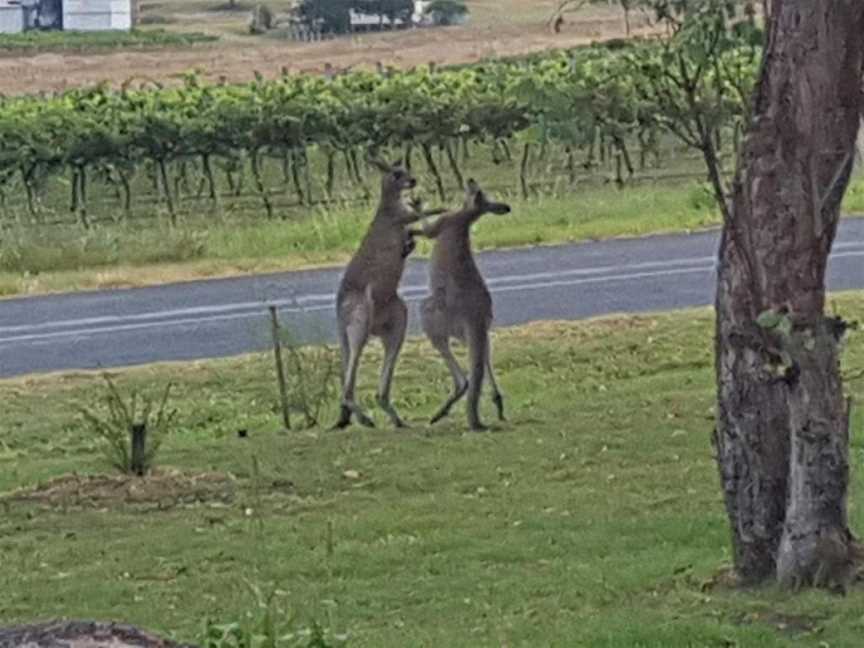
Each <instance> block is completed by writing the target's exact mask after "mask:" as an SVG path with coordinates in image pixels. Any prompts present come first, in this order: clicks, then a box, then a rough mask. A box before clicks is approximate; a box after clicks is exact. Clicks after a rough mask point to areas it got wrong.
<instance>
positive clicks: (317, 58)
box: [0, 0, 645, 94]
mask: <svg viewBox="0 0 864 648" xmlns="http://www.w3.org/2000/svg"><path fill="white" fill-rule="evenodd" d="M224 4H225V3H220V2H219V0H213V1H212V2H210V1H209V0H207V1H206V2H198V1H194V2H186V1H185V0H166V1H165V2H151V3H147V2H145V3H144V4H143V8H142V16H144V19H145V20H148V17H149V20H151V21H154V20H155V24H153V25H152V26H151V27H145V28H143V29H160V30H161V29H164V30H166V31H172V30H173V31H177V32H182V33H188V32H202V33H205V34H210V35H215V36H218V37H219V41H218V42H216V43H206V44H200V45H196V46H195V47H188V46H184V47H172V46H168V45H166V46H164V47H159V48H155V49H154V48H153V47H149V48H145V50H144V51H122V52H116V53H106V52H105V51H104V50H103V49H101V48H100V49H99V52H98V53H93V54H88V53H80V52H74V53H63V52H62V51H61V52H58V51H56V50H55V51H50V49H51V48H48V51H46V52H44V53H42V54H38V55H35V56H34V55H33V54H32V53H30V52H28V54H27V55H26V56H21V55H18V56H15V55H13V56H7V57H2V58H0V92H3V93H6V94H23V93H35V92H41V91H48V90H50V91H57V90H65V89H68V88H74V87H78V86H81V85H93V84H96V83H100V82H102V81H111V82H113V83H115V84H120V83H122V82H124V81H126V80H127V79H128V78H130V77H143V78H147V79H154V80H158V81H167V82H170V81H171V80H172V79H176V78H177V75H179V74H182V73H184V72H187V71H189V70H191V69H196V68H198V69H201V70H202V71H203V73H204V76H205V77H206V78H208V79H211V80H218V79H220V78H222V77H224V78H226V79H228V80H230V81H248V80H250V79H252V77H253V73H254V72H256V71H257V72H260V73H261V74H262V75H264V76H265V77H267V78H272V77H276V76H278V75H279V74H281V71H282V69H283V68H287V69H288V70H291V71H294V72H300V71H302V72H310V73H321V72H323V70H324V64H325V63H327V62H329V63H331V64H332V65H333V66H334V67H336V68H337V69H344V68H349V67H351V68H354V67H358V68H374V67H375V65H376V63H377V62H379V61H380V62H382V63H384V64H386V65H394V66H397V67H411V66H415V65H422V64H426V63H429V62H430V61H436V62H437V63H439V64H449V63H466V62H471V61H478V60H481V59H485V58H494V57H497V56H505V55H515V54H525V53H529V52H538V51H544V50H547V49H550V48H554V47H570V46H575V45H582V44H586V43H589V42H591V41H592V40H596V39H603V38H612V37H621V36H623V35H624V23H623V18H622V16H621V13H620V11H618V10H616V9H614V8H613V9H609V8H606V7H602V6H601V7H599V8H591V9H586V10H585V11H583V12H581V14H580V15H578V16H577V17H576V18H574V20H573V21H572V22H570V23H568V24H567V25H566V26H565V27H564V29H563V30H562V32H561V34H559V35H552V34H550V33H549V32H548V30H547V29H546V27H545V24H544V20H545V18H547V17H548V15H549V13H550V12H551V7H552V4H553V3H552V2H551V1H550V0H506V1H505V2H494V1H493V0H469V1H468V3H467V4H468V5H469V6H470V7H471V11H472V21H471V23H470V24H468V25H465V26H460V27H448V28H446V29H423V30H411V31H400V32H395V33H381V34H365V35H362V36H357V37H354V38H350V37H346V38H340V39H336V40H330V41H324V42H320V43H303V44H299V43H293V42H290V41H287V42H286V41H280V40H278V39H275V38H267V37H256V36H251V35H249V34H248V21H249V13H248V11H242V12H226V11H219V10H217V11H213V8H214V7H218V6H220V5H222V6H224ZM241 6H244V7H248V5H241ZM272 6H273V8H274V9H278V8H279V7H280V6H282V5H280V3H279V2H275V3H272ZM154 17H155V18H154ZM160 17H161V20H160ZM166 21H167V22H166ZM633 24H634V28H635V29H634V33H645V31H644V29H643V27H642V26H641V25H642V21H641V20H640V19H639V18H636V17H634V22H633Z"/></svg>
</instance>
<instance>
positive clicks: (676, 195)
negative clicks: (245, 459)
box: [0, 183, 719, 295]
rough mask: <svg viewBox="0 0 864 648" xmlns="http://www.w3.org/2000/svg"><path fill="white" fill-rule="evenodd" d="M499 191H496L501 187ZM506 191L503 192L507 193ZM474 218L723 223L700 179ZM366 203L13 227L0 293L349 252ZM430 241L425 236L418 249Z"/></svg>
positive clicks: (494, 244)
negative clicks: (260, 213) (279, 214)
mask: <svg viewBox="0 0 864 648" xmlns="http://www.w3.org/2000/svg"><path fill="white" fill-rule="evenodd" d="M499 195H500V194H499ZM505 197H506V196H505ZM506 198H507V199H508V200H510V201H511V202H512V204H513V206H514V212H513V213H512V214H510V215H507V216H502V217H495V218H492V217H487V218H485V219H483V220H482V221H480V222H479V223H478V225H477V227H476V234H475V243H476V246H477V247H478V248H479V249H492V248H502V247H516V246H525V245H548V244H555V243H565V242H572V241H584V240H589V239H602V238H613V237H620V236H640V235H644V234H651V233H659V232H680V231H688V230H693V229H699V228H704V227H709V226H712V225H716V224H718V223H719V220H718V218H719V217H718V215H717V213H716V210H715V209H714V207H713V206H712V204H711V202H710V200H708V199H707V198H706V197H705V196H704V192H703V191H702V189H701V187H700V186H699V185H698V184H694V183H687V184H683V185H679V186H668V185H665V186H664V185H661V184H657V185H644V186H640V187H636V188H631V189H625V190H619V189H616V188H614V187H611V186H608V185H607V186H599V187H588V188H586V189H585V190H584V191H581V192H579V193H575V194H563V195H560V196H557V197H540V198H536V199H533V200H527V201H526V200H521V199H518V198H515V197H512V196H510V197H506ZM370 211H371V207H370V206H368V205H361V206H357V205H354V206H352V207H342V208H334V209H331V210H325V209H319V210H316V211H314V212H307V213H306V215H305V216H298V217H292V218H290V219H289V220H284V221H283V220H278V221H276V220H274V221H261V220H260V219H259V220H257V221H255V222H250V221H248V220H245V221H237V220H232V219H231V218H230V217H229V218H228V220H225V221H223V222H219V221H218V220H216V219H215V218H214V217H212V215H208V218H209V220H207V221H205V220H203V219H202V218H200V217H199V218H197V219H195V218H194V217H190V218H189V219H184V224H182V225H181V226H180V227H177V228H171V227H169V226H168V225H167V224H162V225H157V226H155V227H154V226H153V224H152V223H147V224H146V225H142V224H136V223H135V221H131V222H130V223H128V224H119V225H111V226H110V227H100V228H97V229H94V230H91V231H89V232H84V231H83V230H81V229H79V228H76V227H60V226H54V227H43V228H38V229H37V228H33V227H21V228H17V227H13V228H11V229H10V230H8V231H7V232H6V233H5V237H4V240H3V241H2V244H0V295H18V294H34V293H43V292H56V291H66V290H80V289H89V288H114V287H128V286H139V285H147V284H153V283H164V282H168V281H179V280H185V279H195V278H204V277H215V276H227V275H233V274H246V273H254V272H265V271H276V270H295V269H299V268H308V267H314V266H322V265H333V264H340V263H343V262H345V261H346V260H347V259H348V258H349V257H350V255H351V253H352V252H353V251H354V249H355V248H356V247H357V245H358V243H359V242H360V239H361V237H362V236H363V233H364V232H365V229H366V227H367V226H368V223H369V218H370ZM428 251H429V246H428V245H427V244H426V243H424V242H421V244H420V245H419V246H418V251H417V253H418V254H420V255H425V254H427V253H428Z"/></svg>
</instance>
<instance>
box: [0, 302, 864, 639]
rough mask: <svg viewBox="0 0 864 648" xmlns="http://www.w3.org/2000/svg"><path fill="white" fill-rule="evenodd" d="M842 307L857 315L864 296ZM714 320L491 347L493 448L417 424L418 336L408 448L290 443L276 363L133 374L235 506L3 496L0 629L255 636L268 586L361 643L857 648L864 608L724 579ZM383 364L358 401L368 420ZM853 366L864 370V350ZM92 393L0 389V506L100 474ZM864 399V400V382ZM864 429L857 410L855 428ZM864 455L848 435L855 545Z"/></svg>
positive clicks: (403, 400)
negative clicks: (46, 620) (31, 622)
mask: <svg viewBox="0 0 864 648" xmlns="http://www.w3.org/2000/svg"><path fill="white" fill-rule="evenodd" d="M836 304H837V308H838V311H839V312H840V313H841V314H842V315H844V316H845V317H847V318H850V319H855V318H857V319H860V318H862V317H864V295H862V294H860V293H857V294H845V295H839V296H837V297H836ZM711 324H712V319H711V314H710V312H709V311H708V310H704V309H703V310H696V311H686V312H681V313H677V314H674V315H651V316H640V317H613V318H604V319H598V320H593V321H588V322H580V323H544V324H537V325H533V326H529V327H522V328H515V329H506V330H501V331H498V332H497V334H496V340H495V346H496V359H497V360H496V362H497V367H498V373H499V374H500V381H501V383H502V387H503V390H504V392H505V394H506V397H507V404H508V409H509V412H510V416H511V421H510V422H508V423H506V424H502V425H499V426H497V428H496V429H495V430H494V431H493V432H491V433H488V434H471V433H464V427H465V426H464V420H463V419H464V414H463V410H462V409H461V408H459V409H458V410H457V412H456V413H455V414H454V417H453V418H452V420H449V421H447V422H445V423H443V424H441V425H439V426H435V427H431V428H430V427H428V426H426V425H425V424H423V423H422V421H423V420H425V419H426V417H427V416H429V415H430V414H431V413H432V412H433V411H434V409H435V408H436V406H437V405H438V404H439V402H440V400H441V399H443V398H444V396H445V394H446V392H447V390H448V386H449V385H448V378H447V371H446V369H445V368H444V366H443V364H442V363H441V362H440V361H439V360H438V359H437V358H436V357H435V356H434V352H433V351H431V350H430V348H429V346H428V345H427V344H426V343H423V342H420V341H410V342H409V343H408V344H407V345H406V349H405V352H404V356H403V359H402V361H401V363H400V366H399V369H398V372H397V380H396V383H395V396H396V399H397V401H396V402H397V405H398V406H399V407H400V408H401V410H402V412H403V414H405V415H407V417H408V418H409V419H410V420H411V421H412V423H413V424H414V427H413V428H412V429H410V430H407V431H399V432H394V431H393V430H392V429H389V428H388V427H386V426H384V427H382V428H380V429H376V430H360V429H350V430H347V431H345V432H325V431H323V430H317V429H315V430H310V431H308V432H306V433H301V432H295V433H291V434H290V435H284V434H281V433H279V432H277V431H276V430H277V427H278V423H277V422H278V416H277V415H276V413H275V409H274V406H275V403H276V401H277V399H276V397H275V394H274V381H273V379H272V377H271V374H272V367H271V357H270V356H269V355H268V354H263V355H251V356H246V357H243V358H237V359H230V360H220V361H213V362H201V363H190V364H175V365H164V366H151V367H146V368H140V369H134V370H129V371H124V372H119V373H118V375H117V377H116V380H117V382H118V384H120V385H121V386H122V387H124V388H130V387H135V386H137V387H147V388H149V389H151V390H152V389H157V390H158V387H159V386H160V385H163V386H164V383H165V382H167V381H169V380H171V381H173V382H174V383H175V384H176V388H175V394H176V397H175V401H174V406H176V407H177V408H178V409H179V419H178V421H179V422H178V425H177V428H176V430H175V431H174V432H173V433H172V434H170V435H169V436H168V437H167V438H166V439H165V441H164V445H163V449H162V454H161V456H160V459H161V463H162V466H163V468H164V469H165V470H166V471H169V472H168V473H167V474H176V472H170V471H180V473H182V474H184V475H187V476H189V475H192V476H194V475H213V474H214V473H215V474H219V475H232V476H233V478H234V480H235V481H234V482H233V483H234V486H233V490H231V491H230V492H228V493H227V494H225V493H223V495H220V496H213V495H212V494H208V493H210V491H209V490H208V489H201V490H194V489H192V487H191V486H189V485H188V484H189V483H190V480H191V481H194V480H192V478H191V477H186V478H184V479H180V478H172V480H168V482H166V481H165V480H159V479H157V480H154V483H156V484H157V485H158V488H156V487H155V486H154V488H156V490H155V491H154V492H155V493H156V495H155V496H154V499H151V500H147V501H146V502H145V503H142V501H141V498H140V495H141V493H142V492H143V491H144V490H146V488H147V486H146V483H145V484H143V485H142V484H141V483H133V484H127V485H125V487H124V486H123V485H121V486H119V487H118V486H115V487H113V488H112V490H111V493H113V497H112V498H103V499H93V500H92V501H91V500H89V499H88V497H87V495H86V494H84V495H82V491H81V490H80V489H79V490H78V491H77V494H76V490H75V489H71V490H70V491H69V492H68V494H67V497H66V498H65V499H63V498H61V499H54V500H49V499H45V500H42V501H38V500H37V501H35V502H34V501H27V502H25V501H9V500H8V499H7V500H6V502H5V504H0V507H5V511H4V515H3V516H0V557H2V563H3V568H2V569H0V619H2V620H3V621H6V622H15V621H25V620H28V619H32V618H35V617H51V616H69V617H87V618H90V617H99V618H122V619H124V620H126V621H129V622H133V623H136V624H140V625H143V626H145V627H149V628H152V629H154V630H159V631H164V632H168V633H170V632H174V633H176V635H177V636H179V637H181V638H185V639H195V638H196V637H199V636H200V632H201V625H202V620H203V619H205V618H211V619H216V620H219V621H235V620H236V621H241V622H243V621H245V620H248V617H247V614H248V613H250V611H253V610H254V609H255V607H256V598H255V597H254V596H252V595H251V594H250V593H249V592H250V591H254V590H255V588H257V589H258V591H261V592H265V593H267V592H270V593H273V594H274V596H275V597H276V599H277V600H278V601H279V603H280V606H282V608H283V609H285V610H287V611H288V612H289V613H290V616H287V617H286V616H281V615H280V617H279V622H280V623H285V624H287V625H289V626H291V628H292V629H293V630H294V631H299V630H302V629H303V628H308V627H309V626H310V625H311V624H312V622H313V620H314V621H316V622H318V623H320V624H321V625H324V626H325V627H326V628H327V629H329V630H330V631H331V632H332V633H334V636H336V635H347V636H348V645H351V646H376V647H386V646H418V645H429V646H486V645H490V646H491V645H509V646H517V645H525V646H528V645H530V646H537V645H559V646H621V647H622V648H623V647H627V648H630V647H632V646H656V647H660V646H662V647H664V648H666V647H676V646H681V647H684V646H688V647H689V646H697V645H698V646H760V647H772V646H777V647H779V646H789V645H790V644H794V645H817V644H818V645H830V646H832V647H838V646H849V647H852V646H858V645H860V632H861V605H862V592H861V591H860V590H854V591H853V592H852V593H850V595H849V597H847V598H845V599H843V598H838V597H835V596H832V595H828V594H825V593H821V592H808V593H804V594H802V595H799V596H791V595H787V594H784V593H782V592H779V591H776V590H775V589H774V588H770V587H769V588H766V589H761V590H755V591H737V590H733V589H730V588H729V587H728V586H727V585H725V584H724V578H723V574H724V571H725V570H726V569H727V567H728V562H729V555H728V531H727V528H726V521H725V516H724V513H723V507H722V502H721V495H720V490H719V486H718V480H717V475H716V469H715V465H714V463H713V459H712V452H711V447H710V442H709V435H710V430H711V427H712V418H713V414H712V407H713V402H714V388H713V380H712V375H713V370H712V357H711V337H712V332H711ZM370 351H371V352H370V353H369V355H368V357H367V359H366V362H365V364H364V366H363V370H362V376H361V381H360V384H361V399H362V402H363V403H364V404H365V405H366V406H367V407H370V408H371V405H372V399H373V389H374V384H375V372H376V369H377V365H378V364H379V362H380V354H379V353H378V351H377V348H375V349H370ZM845 362H846V365H847V367H848V368H849V369H850V370H852V369H855V368H860V367H861V366H862V365H864V346H862V344H861V340H860V338H858V337H853V339H852V341H851V342H850V345H849V348H848V351H847V353H846V357H845ZM101 384H102V381H101V380H100V379H99V378H98V377H97V376H94V375H90V374H66V375H60V376H49V377H40V378H31V379H23V380H14V381H5V382H0V400H2V402H3V403H4V414H3V417H2V421H0V427H2V433H0V492H9V491H12V490H13V489H16V488H19V487H27V486H32V485H34V484H38V483H43V484H44V483H46V482H47V481H48V480H51V479H53V478H57V477H58V476H61V475H68V474H70V473H73V472H75V473H77V474H78V475H81V476H86V475H92V474H97V473H100V472H103V471H105V470H106V466H105V464H104V463H103V460H102V459H101V458H100V454H99V451H98V448H97V444H96V440H95V439H94V438H93V437H92V435H90V434H88V433H87V431H86V428H85V427H84V425H83V422H82V421H81V420H80V419H79V417H78V416H77V415H76V414H75V412H76V408H77V407H78V406H79V405H81V404H88V403H91V402H92V401H93V400H94V399H96V398H97V396H98V395H99V394H100V393H101V389H102V387H101ZM849 387H850V389H851V390H852V392H853V395H854V396H855V397H857V398H860V397H862V396H864V384H862V383H861V382H860V381H859V382H853V383H850V385H849ZM488 405H489V404H488V403H485V402H484V406H485V407H486V410H485V414H486V418H487V419H490V420H491V413H492V412H491V407H489V406H488ZM333 414H334V413H333V412H332V411H331V412H330V413H329V417H328V420H330V418H331V417H332V416H333ZM379 421H382V418H380V417H379ZM862 423H864V416H862V413H861V410H860V408H859V409H857V410H856V413H855V419H854V425H853V429H854V430H856V431H857V430H859V429H860V428H861V425H862ZM240 429H243V430H248V437H247V438H239V437H238V435H237V431H238V430H240ZM862 453H864V446H862V443H861V439H860V438H859V436H858V435H857V434H856V435H854V436H853V450H852V454H851V463H852V467H853V484H852V498H851V501H850V515H851V519H852V522H853V524H854V525H855V526H857V527H858V528H860V526H861V513H860V511H861V505H862V495H861V493H862V490H861V485H862V481H861V473H860V466H861V462H862ZM81 479H83V477H81ZM166 483H169V485H170V484H176V486H175V487H174V488H176V492H171V490H170V488H169V489H168V490H167V491H166V490H165V484H166ZM208 483H217V480H215V479H214V480H212V482H211V481H208ZM123 488H125V489H126V490H125V491H124V490H123ZM213 488H216V486H213ZM160 489H161V490H160ZM118 491H119V492H118ZM190 492H191V493H192V494H191V495H190ZM246 583H248V584H249V587H247V586H246ZM256 614H257V613H256ZM286 614H287V613H286Z"/></svg>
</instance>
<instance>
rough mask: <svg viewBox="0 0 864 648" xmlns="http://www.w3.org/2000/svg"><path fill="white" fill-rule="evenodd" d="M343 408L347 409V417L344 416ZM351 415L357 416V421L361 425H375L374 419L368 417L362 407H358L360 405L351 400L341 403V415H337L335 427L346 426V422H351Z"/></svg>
mask: <svg viewBox="0 0 864 648" xmlns="http://www.w3.org/2000/svg"><path fill="white" fill-rule="evenodd" d="M345 410H347V411H348V415H347V418H346V416H345ZM352 415H353V416H355V417H356V418H357V422H358V423H359V424H360V425H363V426H365V427H368V428H374V427H375V421H373V420H372V419H371V418H369V416H368V415H367V414H366V412H364V411H363V410H362V409H360V406H359V405H357V404H356V403H353V402H346V403H343V404H342V415H341V416H340V417H339V421H338V422H337V424H336V426H335V427H336V428H337V429H340V428H344V427H347V426H348V424H349V423H350V422H351V416H352ZM340 424H341V425H340Z"/></svg>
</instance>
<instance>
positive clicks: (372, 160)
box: [366, 155, 393, 173]
mask: <svg viewBox="0 0 864 648" xmlns="http://www.w3.org/2000/svg"><path fill="white" fill-rule="evenodd" d="M366 162H368V163H369V164H370V165H371V166H374V167H375V168H376V169H378V170H379V171H380V172H381V173H390V172H391V171H392V170H393V168H392V167H390V166H389V165H388V164H387V163H386V162H384V161H382V160H379V159H378V158H376V157H372V156H371V155H370V156H369V157H367V158H366Z"/></svg>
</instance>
